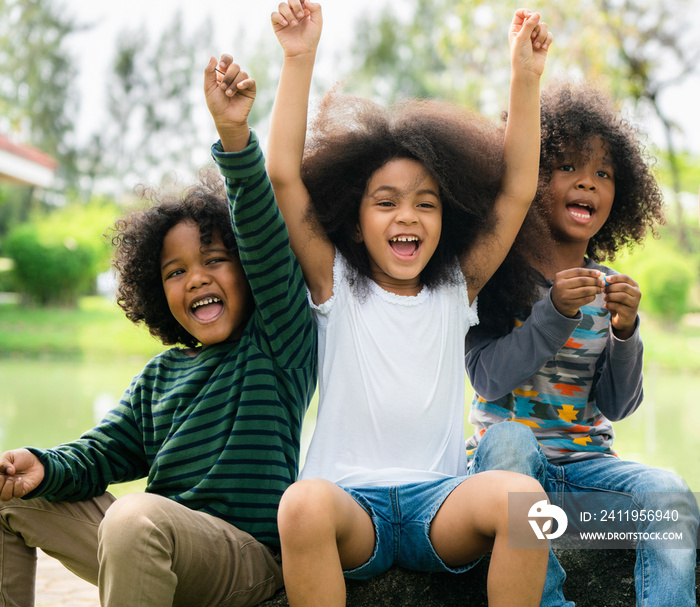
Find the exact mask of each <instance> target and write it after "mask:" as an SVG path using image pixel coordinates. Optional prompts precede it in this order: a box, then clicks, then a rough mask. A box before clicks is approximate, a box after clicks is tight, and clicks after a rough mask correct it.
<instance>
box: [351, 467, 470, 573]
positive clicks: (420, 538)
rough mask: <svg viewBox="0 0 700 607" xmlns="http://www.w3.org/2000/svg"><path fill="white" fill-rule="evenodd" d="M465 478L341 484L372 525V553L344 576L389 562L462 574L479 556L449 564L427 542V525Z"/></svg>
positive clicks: (376, 570)
mask: <svg viewBox="0 0 700 607" xmlns="http://www.w3.org/2000/svg"><path fill="white" fill-rule="evenodd" d="M466 479H467V477H466V476H460V477H449V478H444V479H438V480H436V481H427V482H422V483H411V484H408V485H399V486H396V487H342V489H344V490H345V491H347V493H348V494H349V495H350V496H352V498H353V499H354V500H355V501H356V502H357V503H358V504H359V505H360V506H362V508H363V509H364V510H365V511H366V512H367V514H369V516H370V517H371V519H372V523H373V525H374V536H375V544H374V552H373V553H372V556H371V557H370V559H369V560H368V561H367V562H366V563H364V564H363V565H360V566H359V567H356V568H355V569H350V570H348V571H344V572H343V573H344V575H345V577H347V578H352V579H357V580H361V579H366V578H369V577H372V576H375V575H378V574H380V573H382V572H383V571H386V570H387V569H389V568H390V567H391V566H392V565H399V566H400V567H404V568H405V569H413V570H414V571H440V572H449V573H462V572H464V571H468V570H469V569H471V568H472V567H473V566H474V565H476V564H477V563H478V562H479V560H480V559H476V560H475V561H472V562H470V563H467V564H465V565H462V566H460V567H456V568H453V567H449V566H448V565H446V564H445V563H444V562H443V561H442V559H441V558H440V557H439V556H438V555H437V553H436V552H435V549H434V548H433V545H432V543H431V542H430V524H431V523H432V521H433V518H434V517H435V514H436V513H437V511H438V510H439V509H440V506H442V504H443V502H444V501H445V500H446V499H447V496H448V495H450V493H452V491H453V490H454V489H455V488H456V487H457V486H458V485H461V484H462V483H463V482H464V481H465V480H466Z"/></svg>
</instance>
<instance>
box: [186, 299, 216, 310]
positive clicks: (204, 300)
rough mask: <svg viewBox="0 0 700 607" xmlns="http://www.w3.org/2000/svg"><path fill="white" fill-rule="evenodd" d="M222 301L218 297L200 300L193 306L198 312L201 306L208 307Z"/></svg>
mask: <svg viewBox="0 0 700 607" xmlns="http://www.w3.org/2000/svg"><path fill="white" fill-rule="evenodd" d="M219 301H221V300H220V299H219V298H218V297H205V298H204V299H200V300H199V301H196V302H194V303H193V304H192V309H193V310H196V309H197V308H199V307H201V306H206V305H209V304H212V303H217V302H219Z"/></svg>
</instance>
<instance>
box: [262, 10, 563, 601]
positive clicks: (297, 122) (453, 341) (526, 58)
mask: <svg viewBox="0 0 700 607" xmlns="http://www.w3.org/2000/svg"><path fill="white" fill-rule="evenodd" d="M272 22H273V27H274V30H275V33H276V35H277V37H278V39H279V41H280V44H281V46H282V48H283V50H284V64H283V69H282V74H281V78H280V83H279V89H278V93H277V99H276V102H275V108H274V110H273V116H272V122H271V129H270V144H269V160H268V166H269V171H270V177H271V180H272V183H273V186H274V187H275V193H276V195H277V199H278V201H279V205H280V208H281V210H282V213H283V214H284V217H285V220H286V222H287V225H288V227H289V232H290V241H291V243H292V248H293V250H294V251H295V252H296V254H297V256H298V258H299V262H300V265H301V267H302V270H303V272H304V277H305V279H306V283H307V287H308V290H309V294H310V298H311V300H312V302H313V310H314V314H315V318H316V321H317V324H318V328H319V358H320V384H319V411H318V418H317V425H316V430H315V433H314V436H313V439H312V442H311V445H310V448H309V452H308V457H307V460H306V464H305V467H304V470H303V472H302V477H303V479H304V480H303V481H301V482H299V483H297V484H295V485H293V486H292V487H290V490H288V491H287V492H286V493H285V495H284V497H283V500H282V502H281V504H280V512H279V518H278V520H279V524H280V537H281V541H282V553H283V560H284V564H285V565H284V567H285V568H284V577H285V584H286V588H287V596H288V597H289V601H290V604H291V605H323V606H326V607H327V606H332V605H343V604H345V584H344V579H343V574H345V575H346V576H348V577H354V578H366V577H370V576H373V575H376V574H378V573H380V572H382V571H384V570H386V569H388V568H389V567H390V566H391V565H392V564H394V563H396V564H399V565H402V566H405V567H409V568H412V569H417V570H426V571H451V572H461V571H466V570H467V569H469V568H471V567H472V566H473V564H474V562H475V561H476V560H477V559H478V558H479V557H480V556H481V555H483V554H484V553H486V552H487V551H489V550H491V549H492V550H493V556H492V560H491V566H490V571H489V582H488V594H489V601H490V604H491V605H515V604H518V605H538V604H539V601H540V594H541V590H542V583H543V579H544V572H545V569H546V557H547V553H546V551H545V550H544V549H522V550H510V549H509V548H508V537H509V536H508V525H507V504H508V499H507V496H508V492H509V491H527V492H532V493H533V494H534V495H536V496H537V497H538V498H539V499H542V496H543V495H544V494H542V492H541V487H540V486H539V484H537V483H534V482H532V479H527V478H526V477H525V476H522V475H513V474H496V475H491V474H487V475H483V476H478V477H474V478H470V479H466V477H465V476H464V475H465V474H466V458H465V456H464V448H463V445H464V443H463V440H464V433H463V427H464V426H463V416H464V380H465V377H464V371H463V368H462V356H463V353H464V343H463V337H464V334H465V333H466V332H467V330H468V329H469V327H470V326H471V325H473V324H475V323H476V322H478V319H477V315H476V310H475V307H476V306H475V299H476V296H477V293H478V292H479V290H480V289H481V288H482V286H483V285H484V283H485V282H486V281H487V280H488V279H489V277H490V276H491V274H492V273H493V272H494V270H495V269H496V267H498V265H499V263H500V262H501V260H502V259H503V257H504V256H505V254H506V252H507V251H508V248H509V247H510V244H511V243H512V241H513V239H514V238H515V235H516V233H517V231H518V229H519V227H520V224H521V222H522V220H523V217H524V216H525V214H526V212H527V209H528V207H529V204H530V201H531V199H532V198H533V196H534V193H535V190H536V181H537V160H538V148H539V118H538V110H539V80H540V76H541V73H542V70H543V67H544V61H545V56H546V53H547V48H548V46H549V44H550V42H551V34H549V33H548V31H547V27H546V25H545V24H543V23H540V21H539V15H536V14H532V13H530V12H529V11H527V10H524V9H523V10H519V11H518V12H517V13H516V15H515V18H514V20H513V24H512V26H511V31H510V40H511V45H512V58H513V85H512V86H513V88H512V91H511V121H510V122H509V123H508V125H507V128H506V135H505V174H504V175H503V186H502V189H501V191H500V193H499V192H498V187H499V184H500V182H501V180H500V178H501V163H500V160H501V155H502V151H503V148H502V147H501V137H502V132H501V131H500V130H494V128H489V127H487V126H486V121H485V120H478V119H477V118H476V117H474V116H471V115H469V114H466V113H465V112H464V111H463V110H461V109H457V108H454V107H452V106H448V105H446V104H439V103H418V102H416V103H413V104H411V103H409V104H407V105H406V107H404V108H402V109H400V110H399V111H397V112H394V113H391V112H384V111H383V110H381V109H379V108H378V107H377V106H375V105H373V104H371V103H369V102H367V101H363V100H347V99H344V98H338V97H334V96H331V97H330V98H329V99H327V100H326V102H325V106H324V107H322V108H321V114H320V117H319V118H318V120H317V121H316V124H315V128H316V132H315V134H314V137H312V140H311V142H310V144H309V147H308V149H307V153H306V154H304V155H303V166H302V152H303V150H304V140H305V131H306V116H307V105H308V95H309V87H310V81H311V75H312V70H313V63H314V58H315V53H316V48H317V45H318V41H319V37H320V31H321V8H320V6H319V5H317V4H314V3H311V2H308V1H307V2H301V1H300V0H292V2H289V3H282V4H281V5H280V8H279V12H276V13H274V14H273V16H272ZM302 175H303V180H302ZM310 205H313V212H312V213H310V208H311V207H310ZM465 239H466V242H467V243H468V246H464V243H465ZM467 285H468V287H469V289H468V290H467ZM455 332H458V333H459V335H456V334H455ZM477 496H478V497H477ZM392 505H393V507H394V509H395V510H398V509H400V511H401V517H402V520H401V521H399V520H398V519H395V518H394V517H393V516H392V512H391V511H392ZM523 522H524V521H523ZM394 529H395V532H396V534H397V535H396V537H394V531H393V530H394ZM399 537H400V541H399ZM399 546H400V550H399ZM395 551H396V553H395ZM516 572H517V573H516Z"/></svg>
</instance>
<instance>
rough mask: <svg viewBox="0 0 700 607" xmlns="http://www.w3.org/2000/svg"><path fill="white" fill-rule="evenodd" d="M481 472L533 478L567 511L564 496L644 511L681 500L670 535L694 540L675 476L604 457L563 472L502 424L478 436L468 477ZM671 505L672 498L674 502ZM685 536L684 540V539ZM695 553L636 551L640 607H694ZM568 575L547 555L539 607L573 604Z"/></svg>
mask: <svg viewBox="0 0 700 607" xmlns="http://www.w3.org/2000/svg"><path fill="white" fill-rule="evenodd" d="M485 470H509V471H513V472H520V473H522V474H527V475H528V476H532V477H534V478H536V479H537V480H538V481H539V482H540V483H541V484H542V486H543V487H544V490H545V491H546V492H547V494H548V495H549V497H550V501H551V502H552V503H553V504H555V505H557V506H559V507H560V508H563V509H564V510H566V496H567V493H568V494H569V495H571V493H572V492H574V493H581V492H597V493H601V492H607V493H610V494H615V495H618V496H620V497H621V498H622V497H627V498H629V499H631V500H632V501H633V502H634V503H635V505H637V506H638V507H640V508H642V509H645V508H646V507H651V508H653V505H651V506H650V505H649V504H646V503H645V500H648V499H650V498H649V497H647V496H652V498H653V496H654V494H658V493H667V492H669V493H674V494H678V495H680V494H683V495H682V498H681V500H680V501H682V502H683V503H680V504H679V503H676V502H674V508H677V509H678V510H679V512H680V513H681V517H680V519H679V521H678V522H677V523H674V531H681V532H682V533H683V535H684V537H692V538H695V537H697V529H698V507H697V503H696V501H695V497H694V496H693V494H692V493H691V492H690V490H689V489H688V486H687V485H686V484H685V482H684V481H683V479H681V478H680V477H679V476H677V475H675V474H673V473H671V472H667V471H665V470H661V469H658V468H652V467H651V466H645V465H643V464H638V463H635V462H627V461H623V460H620V459H617V458H614V457H602V458H595V459H589V460H584V461H578V462H571V463H568V464H564V465H561V466H558V465H554V464H551V463H549V462H548V461H547V458H546V457H545V455H544V453H543V452H542V450H541V449H540V447H539V445H538V444H537V440H536V439H535V435H534V434H533V432H532V430H530V429H529V428H528V427H527V426H524V425H522V424H519V423H517V422H503V423H499V424H495V425H493V426H491V427H490V428H489V429H488V430H487V431H486V433H485V434H484V435H483V436H482V438H481V441H480V442H479V446H478V448H477V450H476V452H475V454H474V461H473V463H472V466H471V469H470V473H471V474H475V473H476V472H483V471H485ZM674 499H675V496H674ZM686 534H687V535H686ZM695 563H696V552H695V549H682V548H680V549H650V548H645V547H644V546H643V545H642V546H638V547H637V559H636V564H635V568H634V578H635V589H636V593H637V606H638V607H658V606H662V605H673V606H674V607H695V604H696V603H695ZM565 578H566V575H565V573H564V570H563V569H562V567H561V565H560V564H559V562H558V561H557V559H556V557H555V556H554V553H553V552H552V551H551V550H550V553H549V565H548V569H547V579H546V580H545V585H544V591H543V593H542V603H541V605H542V607H553V606H561V605H565V606H567V607H571V606H572V605H573V603H572V602H571V601H567V600H566V599H565V598H564V595H563V592H562V586H563V584H564V580H565Z"/></svg>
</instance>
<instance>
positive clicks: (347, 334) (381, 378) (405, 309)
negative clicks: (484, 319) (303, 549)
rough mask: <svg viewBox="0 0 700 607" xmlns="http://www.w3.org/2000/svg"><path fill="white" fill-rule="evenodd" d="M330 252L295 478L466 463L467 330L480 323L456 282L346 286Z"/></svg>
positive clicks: (375, 480)
mask: <svg viewBox="0 0 700 607" xmlns="http://www.w3.org/2000/svg"><path fill="white" fill-rule="evenodd" d="M351 275H352V270H351V269H350V268H349V267H348V266H347V262H346V261H345V259H344V258H343V257H342V256H341V255H340V253H337V252H336V256H335V263H334V267H333V296H332V297H331V298H330V299H329V300H328V301H326V302H324V303H322V304H321V305H319V306H316V305H314V304H313V303H312V308H313V311H314V316H315V319H316V322H317V324H318V338H319V351H318V356H319V405H318V415H317V419H316V429H315V431H314V435H313V438H312V440H311V444H310V446H309V450H308V453H307V456H306V463H305V465H304V468H303V470H302V472H301V475H300V478H302V479H304V478H325V479H328V480H330V481H333V482H335V483H337V484H340V485H345V486H369V485H375V486H393V485H402V484H406V483H412V482H421V481H430V480H435V479H440V478H445V477H451V476H461V475H464V474H466V472H467V459H466V451H465V448H464V443H465V438H464V409H465V402H464V397H465V389H464V384H465V377H466V374H465V369H464V337H465V335H466V333H467V331H468V330H469V327H470V326H472V325H475V324H477V323H478V322H479V320H478V316H477V313H476V300H475V301H474V303H473V304H472V306H471V307H470V306H469V298H468V295H467V285H466V281H465V280H464V276H463V274H462V272H461V271H460V270H459V268H457V267H455V280H454V284H452V283H450V284H444V285H441V286H439V287H438V288H437V289H435V290H432V289H428V288H427V287H424V288H423V290H422V291H421V292H420V293H419V294H418V295H416V296H412V297H409V296H402V295H396V294H393V293H389V292H387V291H385V290H384V289H382V288H381V287H379V286H378V285H377V284H376V283H374V282H372V281H368V283H369V284H368V286H367V287H365V288H364V289H362V290H360V293H359V294H358V293H357V292H356V288H355V287H352V286H350V281H349V279H348V277H349V276H351Z"/></svg>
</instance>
